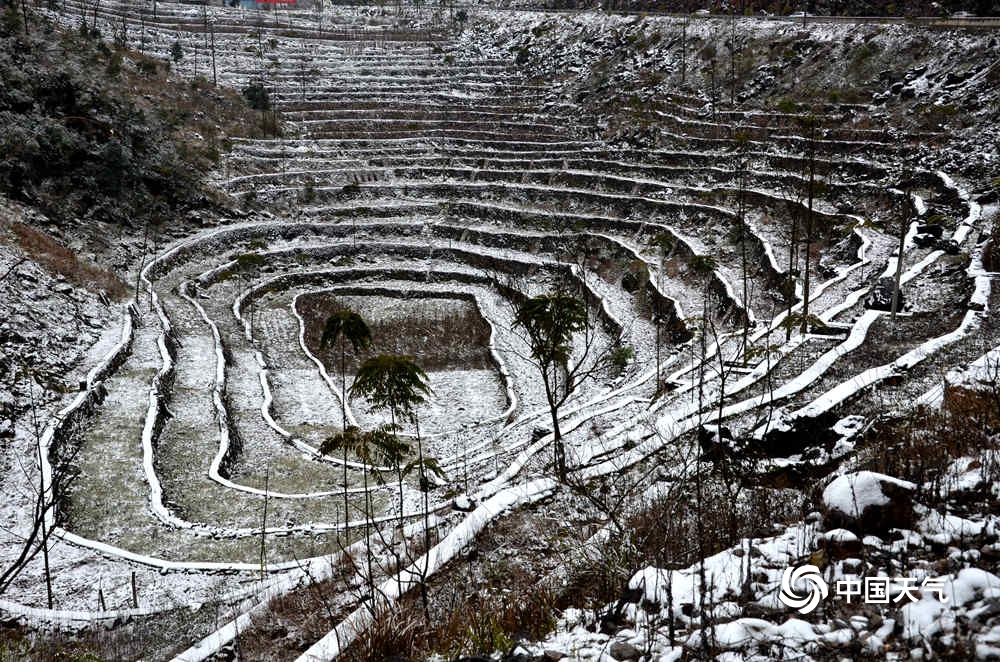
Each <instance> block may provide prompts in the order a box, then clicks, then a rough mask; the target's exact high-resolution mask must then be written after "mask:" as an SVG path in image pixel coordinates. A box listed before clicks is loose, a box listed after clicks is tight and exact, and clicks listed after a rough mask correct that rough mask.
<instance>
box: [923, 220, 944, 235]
mask: <svg viewBox="0 0 1000 662" xmlns="http://www.w3.org/2000/svg"><path fill="white" fill-rule="evenodd" d="M917 232H919V233H920V234H929V235H932V236H933V237H934V238H935V239H940V238H941V237H942V236H943V235H944V227H942V226H941V225H938V224H937V223H921V224H920V225H918V226H917Z"/></svg>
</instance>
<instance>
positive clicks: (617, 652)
mask: <svg viewBox="0 0 1000 662" xmlns="http://www.w3.org/2000/svg"><path fill="white" fill-rule="evenodd" d="M608 653H609V654H610V655H611V657H613V658H615V659H616V660H638V659H639V658H640V657H642V651H640V650H639V649H638V648H636V647H635V646H633V645H632V644H627V643H625V642H623V641H616V642H615V643H613V644H611V647H610V648H608Z"/></svg>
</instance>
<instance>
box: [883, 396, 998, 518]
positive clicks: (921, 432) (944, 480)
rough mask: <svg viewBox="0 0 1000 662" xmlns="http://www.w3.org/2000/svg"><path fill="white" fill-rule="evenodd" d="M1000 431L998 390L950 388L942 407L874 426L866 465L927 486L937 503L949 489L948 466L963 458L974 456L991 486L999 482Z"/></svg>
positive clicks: (974, 465) (974, 461)
mask: <svg viewBox="0 0 1000 662" xmlns="http://www.w3.org/2000/svg"><path fill="white" fill-rule="evenodd" d="M998 430H1000V398H998V392H997V391H996V390H995V389H994V390H992V391H991V390H987V391H979V390H972V389H966V388H954V387H949V388H947V389H946V391H945V398H944V404H943V406H942V408H941V410H940V411H927V410H924V409H920V410H917V411H915V412H913V413H911V414H908V415H906V416H903V417H900V418H897V419H894V420H891V421H886V422H883V423H879V424H877V425H875V426H873V427H872V429H871V430H870V431H869V433H868V435H867V436H866V438H865V445H866V447H867V450H868V453H866V460H865V467H866V468H869V469H871V470H873V471H878V472H880V473H884V474H888V475H890V476H895V477H898V478H902V479H904V480H909V481H912V482H914V483H917V484H918V485H921V486H925V487H926V488H927V489H926V491H927V492H928V494H927V495H926V498H927V499H928V500H929V502H930V504H931V505H936V504H938V503H939V502H940V500H941V499H942V498H944V495H947V493H948V490H947V488H948V487H949V486H948V480H949V469H950V468H951V467H952V464H953V462H954V461H955V460H956V459H958V458H963V457H972V458H974V459H973V465H972V466H970V467H969V469H976V468H979V469H981V470H982V475H983V479H984V482H985V483H986V484H989V483H991V482H993V481H996V480H1000V466H998V464H997V457H998V454H1000V453H998V452H1000V433H998ZM986 503H994V505H995V500H994V499H989V500H988V501H987V502H986Z"/></svg>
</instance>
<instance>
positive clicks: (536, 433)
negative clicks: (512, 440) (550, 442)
mask: <svg viewBox="0 0 1000 662" xmlns="http://www.w3.org/2000/svg"><path fill="white" fill-rule="evenodd" d="M550 434H552V430H550V429H548V428H543V427H537V428H534V429H533V430H532V431H531V440H532V441H538V440H539V439H541V438H542V437H544V436H546V435H550Z"/></svg>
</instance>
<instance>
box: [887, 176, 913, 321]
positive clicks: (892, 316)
mask: <svg viewBox="0 0 1000 662" xmlns="http://www.w3.org/2000/svg"><path fill="white" fill-rule="evenodd" d="M909 202H910V191H909V190H907V191H906V200H905V201H904V204H903V209H904V210H905V209H906V205H907V204H909ZM906 220H907V219H906V216H905V215H904V216H903V217H902V218H900V219H899V252H898V253H897V254H896V283H895V285H894V287H893V288H892V307H891V309H890V311H891V312H890V313H889V321H890V322H891V323H892V325H893V326H895V324H896V308H898V307H899V285H900V282H901V281H902V280H903V248H904V247H905V246H906V233H907V231H908V230H909V226H908V224H907V222H906Z"/></svg>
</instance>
